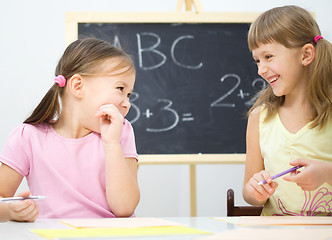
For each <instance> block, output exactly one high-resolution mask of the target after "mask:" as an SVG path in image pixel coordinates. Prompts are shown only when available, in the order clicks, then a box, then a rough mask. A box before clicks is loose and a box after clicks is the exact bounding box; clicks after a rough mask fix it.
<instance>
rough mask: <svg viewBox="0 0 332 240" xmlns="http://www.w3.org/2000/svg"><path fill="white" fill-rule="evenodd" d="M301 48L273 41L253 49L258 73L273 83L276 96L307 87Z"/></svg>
mask: <svg viewBox="0 0 332 240" xmlns="http://www.w3.org/2000/svg"><path fill="white" fill-rule="evenodd" d="M301 49H302V48H286V47H285V46H284V45H282V44H279V43H276V42H272V43H268V44H261V45H259V47H258V48H256V49H254V50H252V56H253V58H254V60H255V62H256V64H257V67H258V74H259V75H260V76H261V77H262V78H264V79H265V80H266V81H267V82H268V83H269V84H270V85H271V87H272V89H273V93H274V94H275V95H276V96H283V95H288V94H293V93H296V92H298V91H299V90H302V89H304V88H305V87H306V85H307V83H306V81H303V73H304V71H303V67H302V51H301Z"/></svg>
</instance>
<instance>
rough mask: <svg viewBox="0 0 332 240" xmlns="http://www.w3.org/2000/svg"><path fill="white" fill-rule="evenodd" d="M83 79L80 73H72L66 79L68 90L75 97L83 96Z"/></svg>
mask: <svg viewBox="0 0 332 240" xmlns="http://www.w3.org/2000/svg"><path fill="white" fill-rule="evenodd" d="M83 83H84V81H83V78H82V76H81V75H80V74H74V75H73V76H72V77H71V78H70V79H69V81H68V85H69V86H68V87H69V91H70V92H71V93H72V94H73V96H75V97H76V98H83V96H84V84H83Z"/></svg>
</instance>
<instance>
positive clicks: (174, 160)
mask: <svg viewBox="0 0 332 240" xmlns="http://www.w3.org/2000/svg"><path fill="white" fill-rule="evenodd" d="M245 158H246V154H243V153H242V154H232V153H230V154H142V155H139V161H138V164H139V165H155V164H189V165H191V164H192V165H195V164H244V163H245Z"/></svg>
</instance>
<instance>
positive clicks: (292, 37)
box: [248, 6, 332, 128]
mask: <svg viewBox="0 0 332 240" xmlns="http://www.w3.org/2000/svg"><path fill="white" fill-rule="evenodd" d="M317 35H321V32H320V30H319V26H318V24H317V23H316V21H315V20H314V18H313V17H312V16H311V14H310V13H309V12H308V11H306V10H305V9H303V8H300V7H298V6H284V7H277V8H273V9H271V10H268V11H266V12H264V13H263V14H261V15H260V16H259V17H258V18H257V19H256V20H255V21H254V22H253V23H252V24H251V26H250V29H249V33H248V45H249V49H250V50H251V51H252V50H254V49H256V48H258V47H259V46H260V45H261V44H267V43H272V42H276V43H280V44H282V45H284V46H285V47H287V48H298V47H303V46H304V45H305V44H308V43H311V44H313V45H314V46H315V58H314V60H313V62H312V63H311V64H310V65H309V66H308V67H309V73H310V80H309V85H308V88H307V98H308V100H309V104H310V108H311V110H312V112H313V116H312V119H311V121H312V124H311V127H312V128H314V127H317V126H319V127H322V126H324V124H325V123H326V121H327V119H328V117H329V114H330V112H331V110H332V45H331V43H329V42H328V41H327V40H325V39H320V40H318V41H317V43H314V38H315V36H317ZM284 99H285V97H284V96H281V97H277V96H275V95H274V94H273V91H272V88H271V86H269V87H268V88H267V89H265V90H263V91H262V92H260V93H259V97H258V99H257V100H256V102H255V104H254V105H253V107H252V108H251V109H250V110H249V113H251V112H252V111H253V110H254V109H255V108H257V107H258V106H262V105H263V106H265V107H266V108H267V115H266V118H265V121H268V120H269V119H271V118H272V117H273V116H274V115H275V114H276V113H277V111H278V107H279V106H281V105H282V104H283V102H284Z"/></svg>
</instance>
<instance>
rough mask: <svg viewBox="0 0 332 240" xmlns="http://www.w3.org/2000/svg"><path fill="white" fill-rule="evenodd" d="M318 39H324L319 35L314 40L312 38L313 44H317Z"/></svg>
mask: <svg viewBox="0 0 332 240" xmlns="http://www.w3.org/2000/svg"><path fill="white" fill-rule="evenodd" d="M319 39H324V38H323V37H322V36H321V35H317V36H316V37H315V38H314V43H315V44H317V41H318V40H319Z"/></svg>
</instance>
